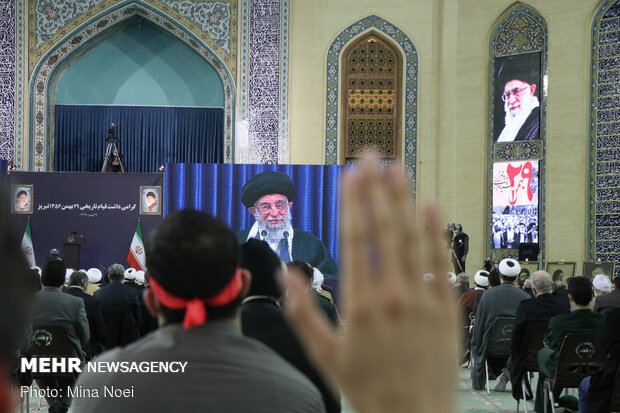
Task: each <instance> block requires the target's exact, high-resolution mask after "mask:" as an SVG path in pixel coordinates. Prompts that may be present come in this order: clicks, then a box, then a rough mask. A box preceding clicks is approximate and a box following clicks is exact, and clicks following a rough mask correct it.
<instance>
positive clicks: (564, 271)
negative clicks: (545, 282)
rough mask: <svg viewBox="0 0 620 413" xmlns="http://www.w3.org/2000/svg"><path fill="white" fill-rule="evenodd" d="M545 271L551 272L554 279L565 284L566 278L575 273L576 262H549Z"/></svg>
mask: <svg viewBox="0 0 620 413" xmlns="http://www.w3.org/2000/svg"><path fill="white" fill-rule="evenodd" d="M545 271H547V272H548V273H549V274H551V279H552V280H553V281H561V282H562V283H563V284H566V279H567V278H570V277H573V276H574V275H575V262H568V261H559V262H547V267H546V268H545Z"/></svg>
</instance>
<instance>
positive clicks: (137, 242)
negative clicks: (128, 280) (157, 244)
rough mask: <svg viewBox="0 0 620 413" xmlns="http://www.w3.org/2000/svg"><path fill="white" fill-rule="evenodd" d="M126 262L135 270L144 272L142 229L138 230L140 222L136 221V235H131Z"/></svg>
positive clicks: (144, 259) (144, 258)
mask: <svg viewBox="0 0 620 413" xmlns="http://www.w3.org/2000/svg"><path fill="white" fill-rule="evenodd" d="M127 262H128V263H129V265H130V266H131V267H132V268H135V269H136V270H142V271H146V257H145V255H144V243H143V242H142V228H140V221H138V227H137V228H136V233H135V234H133V239H132V240H131V246H130V247H129V254H127Z"/></svg>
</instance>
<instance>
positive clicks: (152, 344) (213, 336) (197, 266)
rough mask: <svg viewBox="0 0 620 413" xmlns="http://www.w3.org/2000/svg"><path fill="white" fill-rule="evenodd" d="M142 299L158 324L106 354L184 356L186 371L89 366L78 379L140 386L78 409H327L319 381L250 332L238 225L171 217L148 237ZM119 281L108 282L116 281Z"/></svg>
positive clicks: (88, 384)
mask: <svg viewBox="0 0 620 413" xmlns="http://www.w3.org/2000/svg"><path fill="white" fill-rule="evenodd" d="M146 257H147V266H148V268H149V273H150V278H149V282H150V288H149V289H147V290H146V291H145V293H144V294H145V303H146V305H147V306H148V308H149V310H150V311H151V312H152V313H153V314H154V315H156V316H157V317H158V318H159V320H160V324H161V325H162V327H161V328H159V329H157V330H155V331H154V332H153V333H151V334H149V335H148V336H147V337H145V338H143V339H141V340H140V341H138V342H136V343H134V344H131V345H129V346H127V347H125V348H124V349H116V350H112V351H109V352H106V353H105V354H103V355H102V356H100V357H99V358H98V360H99V361H135V362H141V361H152V360H157V361H164V362H165V361H184V362H187V365H186V367H185V372H184V373H179V374H165V373H160V374H151V375H148V380H146V379H145V376H144V374H140V373H133V372H130V373H114V372H110V373H101V372H99V373H90V372H85V373H82V375H81V376H80V378H79V380H78V384H79V385H82V386H84V387H85V388H90V389H98V390H99V391H100V392H101V394H103V387H104V386H105V385H107V384H109V383H114V384H115V385H116V386H118V387H120V388H130V387H132V388H134V390H135V393H134V394H135V396H134V397H133V398H103V397H101V398H86V397H83V398H82V397H80V398H77V399H76V401H75V406H74V408H73V411H74V413H81V412H105V413H108V412H115V411H126V412H138V413H139V412H149V413H150V412H155V411H158V412H172V411H179V412H191V411H209V412H221V411H230V412H250V413H251V412H291V411H294V412H301V413H303V412H309V413H310V412H321V411H323V410H324V406H323V402H322V400H321V396H320V394H319V392H318V391H317V390H316V388H315V387H314V386H313V385H312V383H311V382H310V381H309V380H308V379H306V378H305V377H304V376H303V375H302V374H301V373H299V372H298V371H297V370H296V369H295V368H293V367H292V366H291V365H289V364H288V363H287V362H285V361H284V360H283V359H282V358H281V357H280V356H278V355H277V354H276V353H275V352H273V351H272V350H271V349H269V348H267V347H266V346H264V345H262V344H261V343H258V342H257V341H255V340H252V339H249V338H246V337H244V336H243V335H242V334H241V331H240V328H239V306H240V304H241V300H242V298H243V297H244V296H245V294H246V293H247V292H248V290H249V288H250V279H251V276H250V274H249V272H248V271H247V270H243V269H241V268H239V247H238V245H237V240H236V238H235V235H234V233H233V232H232V231H231V230H230V229H229V228H228V227H227V226H226V225H225V224H224V223H223V222H222V221H220V220H218V219H216V218H213V217H211V216H209V215H207V214H205V213H203V212H198V211H193V210H185V211H181V212H178V213H173V214H170V215H168V216H167V217H166V218H165V219H164V220H163V221H162V223H161V224H160V225H159V227H158V228H157V230H156V231H155V232H154V234H153V236H152V237H151V239H150V242H149V243H148V244H147V251H146ZM111 287H112V286H109V287H106V288H105V289H103V290H107V289H110V288H111Z"/></svg>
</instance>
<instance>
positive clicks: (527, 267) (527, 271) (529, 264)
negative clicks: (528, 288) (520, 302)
mask: <svg viewBox="0 0 620 413" xmlns="http://www.w3.org/2000/svg"><path fill="white" fill-rule="evenodd" d="M519 265H521V272H520V273H519V278H521V279H523V280H527V279H528V278H530V276H531V275H532V274H534V273H535V272H536V271H538V267H539V266H540V263H539V262H538V261H519Z"/></svg>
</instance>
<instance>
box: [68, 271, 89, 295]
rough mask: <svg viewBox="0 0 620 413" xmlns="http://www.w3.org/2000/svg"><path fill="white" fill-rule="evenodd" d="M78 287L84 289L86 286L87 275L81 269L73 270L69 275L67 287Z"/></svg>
mask: <svg viewBox="0 0 620 413" xmlns="http://www.w3.org/2000/svg"><path fill="white" fill-rule="evenodd" d="M73 286H76V287H80V288H81V289H83V290H84V291H86V287H88V275H87V274H86V273H85V272H82V271H73V272H72V273H71V275H70V276H69V287H73Z"/></svg>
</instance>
